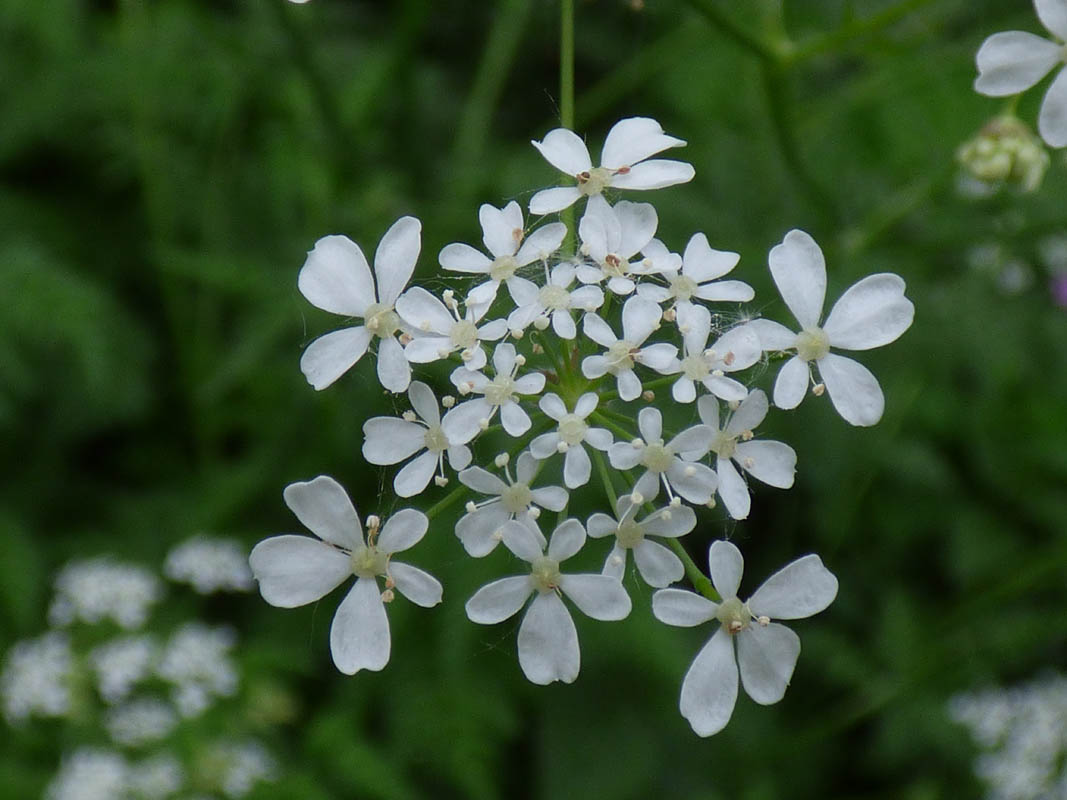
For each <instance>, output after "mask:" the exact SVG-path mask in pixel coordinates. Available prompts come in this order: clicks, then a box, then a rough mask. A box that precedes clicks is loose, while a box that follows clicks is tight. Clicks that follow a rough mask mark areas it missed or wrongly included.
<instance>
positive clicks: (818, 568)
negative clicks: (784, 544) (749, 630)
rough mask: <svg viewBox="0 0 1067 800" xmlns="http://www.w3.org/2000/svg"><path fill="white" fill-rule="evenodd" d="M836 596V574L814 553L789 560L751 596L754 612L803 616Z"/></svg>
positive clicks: (773, 616) (819, 609) (821, 608)
mask: <svg viewBox="0 0 1067 800" xmlns="http://www.w3.org/2000/svg"><path fill="white" fill-rule="evenodd" d="M835 597H837V578H836V577H834V574H833V573H832V572H830V570H828V569H827V568H826V567H825V566H824V565H823V563H822V559H821V558H819V557H818V556H817V555H815V554H814V553H812V554H810V555H806V556H803V557H802V558H798V559H797V560H796V561H793V562H792V563H790V564H786V565H785V566H784V567H782V568H781V569H780V570H778V571H777V572H776V573H774V574H773V575H772V576H771V577H769V578H768V579H767V580H765V581H764V582H763V585H762V586H760V587H759V588H758V589H757V590H756V593H755V594H753V595H752V597H751V598H749V601H748V607H749V608H750V609H751V610H752V613H753V614H755V615H757V616H760V615H766V616H768V617H770V618H771V619H804V618H806V617H810V616H812V615H813V614H818V613H819V612H820V611H822V610H823V609H825V608H827V607H828V606H829V605H830V603H832V602H834V598H835Z"/></svg>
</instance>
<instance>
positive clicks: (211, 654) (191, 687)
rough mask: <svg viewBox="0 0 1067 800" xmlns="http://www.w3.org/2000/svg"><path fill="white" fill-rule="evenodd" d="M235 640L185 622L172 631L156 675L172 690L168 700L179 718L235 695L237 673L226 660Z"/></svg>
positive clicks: (217, 630) (226, 632)
mask: <svg viewBox="0 0 1067 800" xmlns="http://www.w3.org/2000/svg"><path fill="white" fill-rule="evenodd" d="M236 642H237V639H236V635H235V634H234V632H233V630H232V629H231V628H225V627H220V628H209V627H208V626H207V625H204V624H202V623H200V622H189V623H186V624H185V625H183V626H182V627H180V628H179V629H178V630H177V631H175V632H174V633H173V634H172V635H171V637H170V640H169V641H168V642H167V644H166V646H165V647H164V648H163V652H162V654H161V655H160V658H159V664H158V665H157V666H156V674H157V675H159V677H161V678H163V680H165V681H167V682H168V683H170V684H172V685H173V686H174V690H173V691H172V692H171V698H172V699H173V701H174V704H175V705H176V706H177V708H178V711H179V712H180V713H181V715H182V716H183V717H187V718H189V717H195V716H198V715H200V714H202V713H203V712H204V711H206V710H207V709H208V708H209V707H210V706H211V704H212V702H213V701H214V699H215V698H216V697H231V696H233V695H234V694H236V692H237V684H238V678H239V673H238V670H237V666H236V665H235V664H234V663H233V660H232V659H231V657H230V651H232V650H233V648H234V645H235V644H236Z"/></svg>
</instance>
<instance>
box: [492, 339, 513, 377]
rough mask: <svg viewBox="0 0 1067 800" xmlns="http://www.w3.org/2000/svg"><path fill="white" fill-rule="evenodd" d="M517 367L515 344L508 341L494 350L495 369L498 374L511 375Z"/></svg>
mask: <svg viewBox="0 0 1067 800" xmlns="http://www.w3.org/2000/svg"><path fill="white" fill-rule="evenodd" d="M514 367H515V345H513V344H511V343H510V342H506V343H504V344H501V345H497V347H496V349H495V350H494V351H493V369H495V370H496V373H497V375H509V374H511V370H512V369H513V368H514Z"/></svg>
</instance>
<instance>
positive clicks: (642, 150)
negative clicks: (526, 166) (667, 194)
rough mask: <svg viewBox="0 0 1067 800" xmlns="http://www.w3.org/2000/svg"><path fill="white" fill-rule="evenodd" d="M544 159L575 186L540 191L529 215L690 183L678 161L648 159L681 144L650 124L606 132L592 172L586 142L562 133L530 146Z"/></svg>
mask: <svg viewBox="0 0 1067 800" xmlns="http://www.w3.org/2000/svg"><path fill="white" fill-rule="evenodd" d="M530 144H532V145H533V146H534V147H536V148H537V150H538V152H540V153H541V155H542V156H544V157H545V160H546V161H547V162H548V163H549V164H551V165H552V166H554V167H555V168H556V169H558V170H559V171H560V172H562V173H564V174H565V175H569V176H570V177H572V178H574V179H575V180H576V181H577V182H578V185H577V186H561V187H558V188H555V189H544V190H542V191H540V192H538V193H537V194H535V195H534V196H533V197H532V198H531V199H530V213H531V214H551V213H552V212H554V211H562V210H563V209H565V208H567V207H568V206H571V205H573V204H574V203H575V202H576V201H577V200H578V198H580V197H583V196H585V197H593V196H596V195H599V194H600V193H601V192H602V191H604V190H605V189H607V188H608V187H611V188H613V189H661V188H663V187H665V186H674V185H675V184H679V183H687V182H689V181H691V180H692V179H693V175H694V172H693V167H692V165H690V164H686V163H685V162H682V161H670V160H667V159H662V158H651V156H654V155H655V154H656V153H660V152H662V151H664V150H667V149H668V148H671V147H683V146H685V142H684V141H683V140H681V139H675V138H674V137H673V136H668V135H667V134H665V133H664V132H663V128H662V127H661V126H660V124H659V123H658V122H656V121H655V120H654V119H648V118H647V117H630V118H628V119H623V120H619V121H618V122H616V123H615V124H614V125H613V126H612V127H611V130H610V131H608V137H607V139H606V140H605V141H604V150H603V151H602V152H601V154H600V166H599V167H594V166H593V161H592V159H591V158H590V157H589V149H588V148H587V147H586V146H585V142H583V141H582V140H581V138H580V137H579V136H578V135H577V134H575V133H574V131H570V130H567V129H566V128H556V129H555V130H553V131H549V132H548V135H547V136H545V138H544V139H542V140H541V141H540V142H530Z"/></svg>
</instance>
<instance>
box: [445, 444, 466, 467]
mask: <svg viewBox="0 0 1067 800" xmlns="http://www.w3.org/2000/svg"><path fill="white" fill-rule="evenodd" d="M470 463H471V451H470V448H469V447H467V446H466V445H463V444H455V445H452V446H451V447H449V448H448V464H449V466H450V467H452V469H454V470H456V471H459V470H462V469H466V468H467V465H468V464H470Z"/></svg>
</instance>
